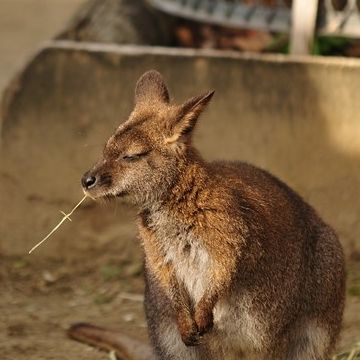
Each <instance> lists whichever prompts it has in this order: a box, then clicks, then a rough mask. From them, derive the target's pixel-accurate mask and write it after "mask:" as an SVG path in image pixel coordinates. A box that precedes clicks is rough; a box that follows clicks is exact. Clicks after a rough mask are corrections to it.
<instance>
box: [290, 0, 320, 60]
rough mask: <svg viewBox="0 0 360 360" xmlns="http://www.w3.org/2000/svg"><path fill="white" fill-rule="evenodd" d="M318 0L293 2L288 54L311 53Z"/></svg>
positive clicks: (297, 0) (295, 0) (296, 0)
mask: <svg viewBox="0 0 360 360" xmlns="http://www.w3.org/2000/svg"><path fill="white" fill-rule="evenodd" d="M317 9H318V0H294V1H293V6H292V14H291V21H292V24H291V34H290V53H291V54H297V55H306V54H310V53H311V49H312V46H313V41H314V34H315V26H316V14H317Z"/></svg>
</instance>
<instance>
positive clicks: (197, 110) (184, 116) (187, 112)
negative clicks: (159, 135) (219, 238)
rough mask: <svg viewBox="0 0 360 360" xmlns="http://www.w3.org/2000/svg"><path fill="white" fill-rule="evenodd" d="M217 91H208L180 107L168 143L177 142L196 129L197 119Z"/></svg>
mask: <svg viewBox="0 0 360 360" xmlns="http://www.w3.org/2000/svg"><path fill="white" fill-rule="evenodd" d="M214 92H215V91H208V92H207V93H205V94H202V95H200V96H195V97H193V98H191V99H189V100H187V101H186V102H185V103H184V104H183V105H181V107H180V111H179V113H178V116H177V117H176V120H175V122H174V123H173V126H172V133H173V135H172V136H171V137H170V138H169V139H167V142H168V143H171V142H175V141H177V140H178V139H179V138H181V137H182V136H186V135H188V134H189V133H191V131H192V130H193V129H194V127H195V125H196V122H197V119H198V118H199V116H200V114H201V113H202V112H203V111H204V110H205V107H206V105H207V104H208V103H209V102H210V100H211V98H212V97H213V95H214Z"/></svg>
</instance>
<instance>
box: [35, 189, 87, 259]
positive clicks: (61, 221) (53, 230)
mask: <svg viewBox="0 0 360 360" xmlns="http://www.w3.org/2000/svg"><path fill="white" fill-rule="evenodd" d="M87 197H88V196H87V195H85V196H84V197H83V198H82V199H81V200H80V201H79V202H78V203H77V204H76V205H75V207H74V208H73V209H72V210H71V211H70V212H69V213H68V214H65V213H64V212H63V211H60V212H61V213H62V214H63V215H64V217H63V218H62V219H61V220H60V222H59V223H58V224H57V225H56V226H55V227H54V228H53V229H52V230H51V231H50V232H49V234H47V235H46V236H45V237H44V238H43V239H42V240H41V241H40V242H38V243H37V244H36V245H35V246H34V247H33V248H32V249H31V250H30V251H29V254H31V253H32V252H33V251H34V250H35V249H36V248H37V247H39V246H40V245H41V244H42V243H43V242H45V241H46V240H47V239H48V238H49V237H50V236H51V235H52V234H53V233H54V232H55V231H56V230H57V229H58V228H59V227H60V226H61V224H62V223H63V222H64V221H65V220H69V221H72V220H71V219H70V216H71V215H72V214H73V212H74V211H75V210H76V209H77V208H78V207H79V206H80V205H81V203H82V202H83V201H84V200H85V199H86V198H87Z"/></svg>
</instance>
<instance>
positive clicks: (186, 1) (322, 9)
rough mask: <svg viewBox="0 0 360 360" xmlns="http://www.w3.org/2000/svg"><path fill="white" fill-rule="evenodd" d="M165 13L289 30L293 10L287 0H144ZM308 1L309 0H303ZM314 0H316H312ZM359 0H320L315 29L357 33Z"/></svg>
mask: <svg viewBox="0 0 360 360" xmlns="http://www.w3.org/2000/svg"><path fill="white" fill-rule="evenodd" d="M147 1H148V2H149V3H150V4H151V5H152V6H153V7H155V8H157V9H159V10H161V11H164V12H166V13H168V14H171V15H175V16H179V17H183V18H187V19H191V20H195V21H199V22H206V23H210V24H216V25H222V26H228V27H235V28H247V29H255V30H266V31H272V32H281V33H290V32H291V23H292V21H291V18H292V12H291V8H289V7H288V6H287V5H286V4H289V3H290V2H291V1H289V0H287V1H286V0H283V1H281V0H277V1H273V3H275V6H266V5H262V4H261V1H246V0H233V1H229V0H228V1H225V0H147ZM302 1H309V0H302ZM314 1H317V0H314ZM359 9H360V0H323V1H321V0H319V6H318V19H317V30H316V31H317V32H318V33H320V34H322V35H340V36H345V37H360V15H359Z"/></svg>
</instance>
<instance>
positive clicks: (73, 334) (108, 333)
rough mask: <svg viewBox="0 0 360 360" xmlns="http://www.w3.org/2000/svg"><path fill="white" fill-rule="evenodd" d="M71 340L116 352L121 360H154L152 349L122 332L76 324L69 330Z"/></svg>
mask: <svg viewBox="0 0 360 360" xmlns="http://www.w3.org/2000/svg"><path fill="white" fill-rule="evenodd" d="M68 336H69V337H70V338H71V339H74V340H78V341H80V342H83V343H86V344H88V345H91V346H95V347H97V348H99V349H101V350H107V351H111V350H113V351H115V353H116V355H117V356H118V358H119V359H121V360H154V359H155V356H154V355H153V353H152V350H151V347H150V346H149V345H148V344H146V343H142V342H140V341H138V340H135V339H134V338H131V337H129V336H127V335H125V334H123V333H121V332H118V331H114V330H109V329H105V328H101V327H98V326H94V325H91V324H86V323H79V324H74V325H72V326H71V327H70V329H69V330H68Z"/></svg>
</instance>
